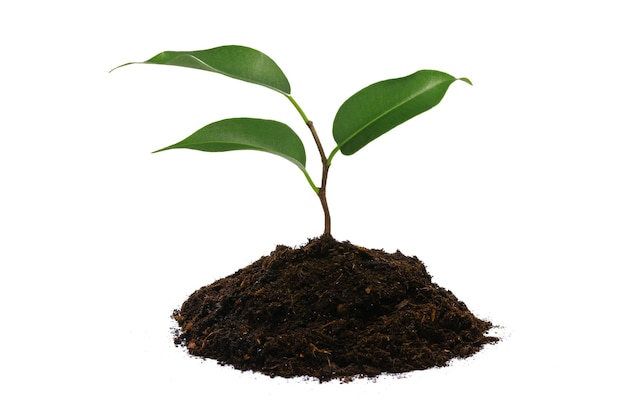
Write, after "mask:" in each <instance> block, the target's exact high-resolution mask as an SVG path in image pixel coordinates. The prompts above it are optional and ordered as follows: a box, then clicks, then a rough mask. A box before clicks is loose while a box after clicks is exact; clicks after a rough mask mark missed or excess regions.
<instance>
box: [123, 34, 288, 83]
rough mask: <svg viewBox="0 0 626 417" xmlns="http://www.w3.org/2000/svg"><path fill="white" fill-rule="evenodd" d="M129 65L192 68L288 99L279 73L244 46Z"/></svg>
mask: <svg viewBox="0 0 626 417" xmlns="http://www.w3.org/2000/svg"><path fill="white" fill-rule="evenodd" d="M131 64H161V65H175V66H179V67H187V68H195V69H201V70H205V71H211V72H216V73H219V74H224V75H227V76H229V77H232V78H236V79H238V80H243V81H247V82H250V83H253V84H259V85H262V86H264V87H267V88H271V89H272V90H276V91H278V92H280V93H282V94H285V95H289V94H290V93H291V87H290V86H289V81H288V80H287V77H286V76H285V74H284V73H283V71H282V70H281V69H280V68H279V67H278V65H276V63H275V62H274V61H273V60H272V59H271V58H270V57H269V56H267V55H265V54H264V53H263V52H260V51H257V50H256V49H252V48H248V47H246V46H237V45H227V46H220V47H217V48H213V49H205V50H202V51H181V52H176V51H165V52H161V53H160V54H158V55H156V56H154V57H152V58H150V59H149V60H147V61H144V62H129V63H127V64H123V65H120V66H119V67H116V68H114V69H117V68H120V67H123V66H126V65H131Z"/></svg>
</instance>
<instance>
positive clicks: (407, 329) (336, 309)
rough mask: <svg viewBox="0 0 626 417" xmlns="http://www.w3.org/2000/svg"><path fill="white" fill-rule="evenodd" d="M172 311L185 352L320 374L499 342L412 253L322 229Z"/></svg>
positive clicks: (347, 374) (433, 361)
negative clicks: (359, 242) (341, 237)
mask: <svg viewBox="0 0 626 417" xmlns="http://www.w3.org/2000/svg"><path fill="white" fill-rule="evenodd" d="M173 317H174V319H175V320H176V321H177V322H178V324H179V326H180V329H179V330H178V332H177V334H176V336H175V342H176V344H178V345H184V346H186V347H187V349H188V351H189V353H190V354H192V355H196V356H200V357H203V358H212V359H216V360H217V361H218V362H219V363H220V364H229V365H232V366H233V367H235V368H237V369H240V370H252V371H256V372H262V373H264V374H267V375H270V376H272V377H273V376H282V377H296V376H304V377H313V378H317V379H319V380H320V381H327V380H330V379H333V378H344V379H351V378H352V377H354V376H368V377H373V376H377V375H379V374H381V373H401V372H407V371H412V370H417V369H427V368H431V367H437V366H444V365H446V363H447V362H448V361H449V360H450V359H453V358H463V357H467V356H470V355H472V354H474V353H475V352H477V351H478V350H480V348H481V347H482V346H483V345H484V344H486V343H494V342H496V341H497V340H498V339H497V338H496V337H493V336H486V335H485V333H486V332H487V331H488V330H489V329H490V328H491V327H492V324H491V323H490V322H487V321H483V320H480V319H478V318H476V317H475V316H474V315H473V314H472V313H471V312H470V311H469V310H468V308H467V307H466V306H465V304H464V303H463V302H461V301H459V300H458V299H457V298H456V297H455V296H454V295H453V294H452V293H451V292H450V291H447V290H445V289H443V288H441V287H439V286H438V285H436V284H434V283H433V282H432V281H431V277H430V275H429V274H428V273H427V272H426V268H425V266H424V264H423V263H422V262H421V261H420V260H418V259H417V258H415V257H407V256H405V255H403V254H402V253H400V252H396V253H394V254H389V253H386V252H384V251H382V250H370V249H365V248H362V247H359V246H355V245H353V244H351V243H350V242H338V241H336V240H334V239H333V238H331V237H325V236H322V237H320V238H316V239H313V240H311V241H309V243H308V244H307V245H305V246H303V247H301V248H297V249H292V248H288V247H285V246H277V247H276V249H275V250H274V251H273V252H272V253H271V254H270V255H269V256H264V257H262V258H261V259H259V260H258V261H256V262H254V263H252V264H251V265H249V266H247V267H246V268H243V269H241V270H239V271H237V272H235V273H234V274H232V275H231V276H228V277H226V278H222V279H220V280H218V281H216V282H214V283H213V284H211V285H208V286H206V287H203V288H201V289H199V290H197V291H196V292H194V293H193V294H192V295H191V296H190V297H189V299H188V300H187V301H185V303H184V304H183V305H182V307H181V308H180V310H176V311H174V314H173Z"/></svg>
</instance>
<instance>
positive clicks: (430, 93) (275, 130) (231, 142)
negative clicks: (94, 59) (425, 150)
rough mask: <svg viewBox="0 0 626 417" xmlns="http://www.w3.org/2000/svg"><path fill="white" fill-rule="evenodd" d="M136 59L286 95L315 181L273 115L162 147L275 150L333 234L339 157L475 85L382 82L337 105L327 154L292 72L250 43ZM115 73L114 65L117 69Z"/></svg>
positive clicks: (434, 78) (415, 79)
mask: <svg viewBox="0 0 626 417" xmlns="http://www.w3.org/2000/svg"><path fill="white" fill-rule="evenodd" d="M130 64H160V65H174V66H178V67H187V68H194V69H200V70H204V71H210V72H215V73H218V74H223V75H226V76H228V77H232V78H235V79H238V80H242V81H247V82H249V83H253V84H258V85H261V86H264V87H267V88H269V89H271V90H274V91H276V92H277V93H280V94H282V95H284V96H285V97H286V98H287V99H288V100H289V101H290V102H291V104H293V106H294V107H295V109H296V110H297V111H298V113H299V114H300V116H301V117H302V120H303V121H304V123H305V124H306V125H307V127H308V129H309V130H310V132H311V135H312V136H313V140H314V141H315V144H316V146H317V150H318V151H319V154H320V157H321V161H322V178H321V183H320V185H319V186H317V185H316V184H315V182H314V181H313V179H312V178H311V176H310V175H309V173H308V171H307V169H306V153H305V150H304V145H303V143H302V140H301V139H300V138H299V137H298V135H297V134H296V133H295V132H294V131H293V130H292V129H291V128H290V127H289V126H287V125H286V124H284V123H281V122H278V121H275V120H264V119H255V118H234V119H225V120H220V121H217V122H214V123H211V124H209V125H206V126H204V127H203V128H201V129H200V130H198V131H196V132H195V133H193V134H191V135H190V136H189V137H187V138H185V139H183V140H182V141H180V142H178V143H175V144H173V145H170V146H167V147H165V148H162V149H159V150H157V151H155V152H161V151H165V150H169V149H176V148H187V149H195V150H199V151H205V152H224V151H232V150H242V149H246V150H257V151H264V152H269V153H272V154H275V155H278V156H282V157H283V158H285V159H287V160H289V161H291V162H292V163H294V164H295V165H296V166H297V167H298V168H299V169H300V171H302V173H303V174H304V176H305V177H306V180H307V182H308V183H309V185H310V186H311V188H312V190H313V191H314V192H315V193H316V194H317V196H318V197H319V200H320V203H321V205H322V209H323V211H324V233H323V234H324V235H327V236H331V221H330V220H331V218H330V211H329V210H328V203H327V201H326V184H327V180H328V170H329V168H330V166H331V163H332V161H333V159H334V157H335V155H336V154H337V152H341V153H342V154H344V155H353V154H354V153H356V152H358V151H359V150H360V149H361V148H363V147H364V146H365V145H367V144H368V143H370V142H371V141H373V140H374V139H376V138H378V137H380V136H381V135H383V134H384V133H386V132H388V131H389V130H391V129H393V128H394V127H396V126H398V125H400V124H402V123H404V122H406V121H407V120H409V119H411V118H413V117H415V116H417V115H419V114H421V113H423V112H425V111H427V110H429V109H431V108H433V107H435V106H436V105H437V104H439V102H440V101H441V100H442V99H443V97H444V95H445V94H446V92H447V90H448V87H450V85H451V84H452V83H453V82H454V81H457V80H460V81H464V82H466V83H468V84H470V85H471V81H470V80H468V79H467V78H455V77H453V76H451V75H449V74H446V73H444V72H440V71H434V70H421V71H417V72H415V73H413V74H410V75H407V76H406V77H402V78H395V79H389V80H384V81H380V82H377V83H375V84H372V85H370V86H367V87H365V88H363V89H362V90H360V91H358V92H357V93H356V94H354V95H353V96H351V97H350V98H348V99H347V100H346V101H345V102H344V103H343V104H342V105H341V107H339V110H338V111H337V114H336V115H335V120H334V122H333V137H334V139H335V142H336V146H335V148H334V149H333V150H332V151H331V152H330V154H328V156H327V154H326V152H325V150H324V148H323V147H322V143H321V141H320V139H319V136H318V134H317V132H316V130H315V127H314V126H313V122H312V121H311V120H309V118H308V117H307V116H306V114H305V113H304V111H303V110H302V107H301V106H300V105H299V104H298V103H297V102H296V100H295V99H294V98H293V96H292V95H291V87H290V85H289V81H288V80H287V77H286V76H285V74H284V73H283V71H282V70H281V69H280V67H278V65H277V64H276V63H275V62H274V61H273V60H272V59H271V58H270V57H268V56H267V55H265V54H264V53H262V52H260V51H257V50H255V49H252V48H248V47H245V46H235V45H230V46H221V47H217V48H213V49H207V50H203V51H188V52H174V51H166V52H161V53H160V54H158V55H156V56H154V57H153V58H150V59H149V60H147V61H144V62H129V63H127V64H123V65H120V66H119V67H116V68H114V70H115V69H117V68H120V67H123V66H126V65H130ZM112 71H113V70H112Z"/></svg>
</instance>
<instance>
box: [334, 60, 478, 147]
mask: <svg viewBox="0 0 626 417" xmlns="http://www.w3.org/2000/svg"><path fill="white" fill-rule="evenodd" d="M456 80H462V81H465V82H467V83H468V84H471V82H470V80H468V79H467V78H454V77H453V76H451V75H449V74H446V73H444V72H440V71H433V70H422V71H418V72H416V73H414V74H411V75H409V76H406V77H403V78H396V79H391V80H385V81H380V82H378V83H375V84H372V85H370V86H368V87H365V88H364V89H362V90H361V91H359V92H357V93H356V94H354V95H353V96H352V97H350V98H349V99H348V100H346V102H345V103H343V104H342V105H341V107H340V108H339V110H338V111H337V115H336V116H335V121H334V123H333V136H334V138H335V142H337V147H338V148H339V149H340V150H341V152H342V153H343V154H344V155H352V154H354V153H355V152H357V151H358V150H359V149H361V148H362V147H364V146H365V145H367V144H368V143H370V142H371V141H373V140H374V139H376V138H378V137H379V136H381V135H382V134H384V133H386V132H388V131H389V130H391V129H393V128H394V127H396V126H398V125H400V124H401V123H404V122H406V121H407V120H409V119H411V118H413V117H415V116H417V115H418V114H420V113H423V112H425V111H426V110H428V109H431V108H432V107H434V106H436V105H437V104H438V103H439V102H440V101H441V99H442V98H443V96H444V95H445V94H446V91H447V90H448V87H449V86H450V85H451V84H452V83H453V82H454V81H456ZM333 155H334V153H333Z"/></svg>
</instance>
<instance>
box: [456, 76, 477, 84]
mask: <svg viewBox="0 0 626 417" xmlns="http://www.w3.org/2000/svg"><path fill="white" fill-rule="evenodd" d="M459 80H460V81H465V82H466V83H468V84H469V85H472V86H473V85H474V84H473V83H472V82H471V81H470V79H469V78H465V77H462V78H459Z"/></svg>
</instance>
